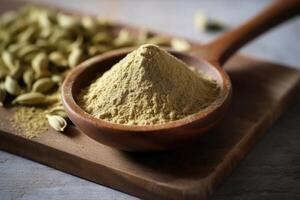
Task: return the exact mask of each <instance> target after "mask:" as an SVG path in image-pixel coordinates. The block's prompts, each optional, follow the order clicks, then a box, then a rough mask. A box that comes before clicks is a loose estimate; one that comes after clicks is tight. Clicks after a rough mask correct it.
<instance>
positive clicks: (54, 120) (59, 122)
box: [46, 115, 67, 132]
mask: <svg viewBox="0 0 300 200" xmlns="http://www.w3.org/2000/svg"><path fill="white" fill-rule="evenodd" d="M46 117H47V119H48V123H49V125H50V126H51V127H52V128H53V129H54V130H56V131H59V132H63V131H64V130H65V128H66V126H67V121H66V120H65V119H64V118H63V117H61V116H59V115H46Z"/></svg>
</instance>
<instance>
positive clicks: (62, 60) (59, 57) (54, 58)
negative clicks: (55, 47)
mask: <svg viewBox="0 0 300 200" xmlns="http://www.w3.org/2000/svg"><path fill="white" fill-rule="evenodd" d="M49 60H50V61H51V62H52V63H53V64H55V65H56V66H58V67H67V66H68V61H67V59H66V57H65V56H64V54H62V53H61V52H59V51H53V52H52V53H50V55H49Z"/></svg>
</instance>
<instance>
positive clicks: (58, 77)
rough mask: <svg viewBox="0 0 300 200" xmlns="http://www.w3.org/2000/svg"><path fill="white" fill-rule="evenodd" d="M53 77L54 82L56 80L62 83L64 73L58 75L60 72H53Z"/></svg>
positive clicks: (58, 83) (59, 83)
mask: <svg viewBox="0 0 300 200" xmlns="http://www.w3.org/2000/svg"><path fill="white" fill-rule="evenodd" d="M51 79H52V81H53V82H55V83H56V84H57V85H61V84H62V81H63V77H62V75H58V74H53V75H52V76H51Z"/></svg>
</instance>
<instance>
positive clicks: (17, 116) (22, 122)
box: [10, 106, 48, 138]
mask: <svg viewBox="0 0 300 200" xmlns="http://www.w3.org/2000/svg"><path fill="white" fill-rule="evenodd" d="M46 112H47V110H46V109H45V108H36V107H25V106H18V107H17V108H16V109H15V110H14V115H13V117H12V118H11V120H10V121H11V124H12V125H13V127H15V128H16V129H18V130H19V132H22V133H24V134H25V136H26V137H28V138H33V137H36V136H38V135H39V134H41V133H43V132H45V131H47V130H48V122H47V118H46V117H45V114H46Z"/></svg>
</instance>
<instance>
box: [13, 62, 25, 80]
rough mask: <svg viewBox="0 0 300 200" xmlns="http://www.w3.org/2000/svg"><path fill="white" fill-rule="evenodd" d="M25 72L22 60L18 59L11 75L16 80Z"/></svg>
mask: <svg viewBox="0 0 300 200" xmlns="http://www.w3.org/2000/svg"><path fill="white" fill-rule="evenodd" d="M22 73H23V68H22V67H21V66H20V62H19V61H18V60H17V61H16V62H15V68H14V69H13V70H12V71H11V72H10V76H11V77H13V78H14V79H15V80H18V79H19V78H20V77H21V76H22Z"/></svg>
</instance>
